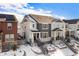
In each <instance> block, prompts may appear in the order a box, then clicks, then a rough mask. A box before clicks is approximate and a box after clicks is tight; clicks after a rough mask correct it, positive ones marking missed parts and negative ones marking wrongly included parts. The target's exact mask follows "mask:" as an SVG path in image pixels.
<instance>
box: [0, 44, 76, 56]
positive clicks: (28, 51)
mask: <svg viewBox="0 0 79 59" xmlns="http://www.w3.org/2000/svg"><path fill="white" fill-rule="evenodd" d="M55 49H56V51H55V52H54V53H52V54H51V55H50V56H72V55H75V54H74V52H72V51H71V50H70V49H69V48H68V47H67V48H63V49H59V48H58V47H55ZM34 51H35V52H37V53H38V54H36V53H35V52H34ZM24 52H25V54H24ZM39 53H41V50H40V48H39V47H37V46H33V47H31V46H29V45H20V47H19V49H17V51H15V52H14V51H12V50H10V51H8V52H4V53H0V56H14V55H16V56H45V55H44V54H43V53H41V54H39Z"/></svg>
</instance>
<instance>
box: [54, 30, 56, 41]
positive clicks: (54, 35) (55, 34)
mask: <svg viewBox="0 0 79 59" xmlns="http://www.w3.org/2000/svg"><path fill="white" fill-rule="evenodd" d="M54 40H55V41H56V31H54Z"/></svg>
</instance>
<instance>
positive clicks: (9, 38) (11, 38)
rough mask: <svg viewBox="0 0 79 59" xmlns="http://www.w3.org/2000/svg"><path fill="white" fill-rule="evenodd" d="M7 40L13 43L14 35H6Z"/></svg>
mask: <svg viewBox="0 0 79 59" xmlns="http://www.w3.org/2000/svg"><path fill="white" fill-rule="evenodd" d="M5 40H6V41H13V40H14V34H6V35H5Z"/></svg>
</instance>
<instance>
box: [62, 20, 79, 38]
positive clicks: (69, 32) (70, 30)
mask: <svg viewBox="0 0 79 59" xmlns="http://www.w3.org/2000/svg"><path fill="white" fill-rule="evenodd" d="M63 21H64V22H65V27H66V28H65V30H66V32H65V36H66V37H67V36H76V37H78V25H79V19H71V20H63Z"/></svg>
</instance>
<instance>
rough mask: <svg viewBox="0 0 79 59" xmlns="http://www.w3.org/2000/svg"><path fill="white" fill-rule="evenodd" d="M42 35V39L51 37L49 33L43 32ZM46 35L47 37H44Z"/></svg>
mask: <svg viewBox="0 0 79 59" xmlns="http://www.w3.org/2000/svg"><path fill="white" fill-rule="evenodd" d="M40 34H41V38H47V37H49V35H48V32H41V33H40ZM44 35H45V37H44Z"/></svg>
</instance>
